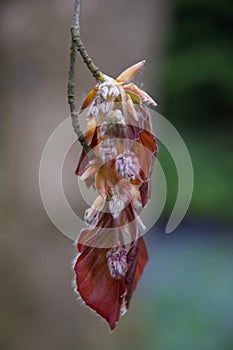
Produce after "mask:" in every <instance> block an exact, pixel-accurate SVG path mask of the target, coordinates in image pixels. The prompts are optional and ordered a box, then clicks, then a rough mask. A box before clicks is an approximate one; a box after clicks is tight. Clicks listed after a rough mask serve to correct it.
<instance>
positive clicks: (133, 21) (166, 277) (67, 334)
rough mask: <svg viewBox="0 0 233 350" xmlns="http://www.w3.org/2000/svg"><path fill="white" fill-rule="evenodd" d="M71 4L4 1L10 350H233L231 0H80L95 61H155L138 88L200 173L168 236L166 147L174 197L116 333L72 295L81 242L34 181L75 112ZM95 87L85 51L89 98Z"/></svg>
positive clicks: (115, 66)
mask: <svg viewBox="0 0 233 350" xmlns="http://www.w3.org/2000/svg"><path fill="white" fill-rule="evenodd" d="M72 12H73V1H71V0H69V1H64V0H51V1H49V2H44V1H42V2H38V1H36V0H31V1H29V0H22V1H20V2H18V1H16V0H11V1H7V0H5V1H1V3H0V39H1V44H0V45H1V46H0V60H1V68H2V69H1V80H0V91H1V94H0V100H1V107H2V108H1V120H0V122H1V128H0V137H1V139H0V145H1V147H0V160H1V163H0V164H1V173H0V193H1V197H0V208H1V223H0V229H1V236H0V239H1V243H0V275H1V279H0V349H1V350H2V349H3V350H14V349H17V350H29V349H30V350H31V349H33V350H37V349H38V350H41V349H45V350H47V349H48V350H53V349H54V350H55V349H56V350H63V349H86V348H87V349H97V350H98V349H109V348H110V349H113V350H117V349H123V350H131V349H134V350H141V349H146V350H194V349H195V350H196V349H200V350H232V349H233V300H232V295H233V273H232V266H233V255H232V247H233V236H232V197H233V191H232V185H231V182H232V162H231V157H230V156H231V151H232V137H231V134H230V132H231V130H232V121H231V119H230V118H231V116H232V91H233V76H232V75H233V71H232V69H231V67H230V62H231V61H232V45H231V39H230V29H231V28H230V21H231V18H232V7H230V2H229V1H221V2H220V1H213V0H212V1H210V0H202V1H200V0H195V1H194V0H189V1H187V0H186V1H185V0H182V1H178V0H174V1H163V0H145V1H143V2H139V1H138V2H137V1H133V0H127V1H123V0H119V1H117V2H116V1H113V0H108V1H107V0H98V1H95V2H93V1H91V0H84V6H83V12H82V33H83V39H84V42H85V43H86V46H87V48H88V49H89V51H90V54H91V55H92V56H93V57H94V58H95V61H96V64H97V65H98V66H99V67H100V68H101V69H102V70H104V71H105V72H106V73H107V74H109V75H112V76H117V74H118V73H119V72H121V71H122V70H123V69H124V68H126V67H127V66H130V65H131V64H133V63H135V62H137V61H138V60H140V59H143V58H145V59H146V60H147V66H146V69H145V70H144V72H143V74H141V75H139V76H138V77H137V78H136V82H137V81H143V82H144V87H145V89H146V90H147V91H148V92H149V93H150V94H151V95H153V97H155V100H156V101H158V103H159V107H158V112H159V113H161V114H162V115H164V116H165V117H166V118H167V119H168V120H169V121H171V122H172V124H173V125H174V126H175V127H176V129H177V130H178V131H179V133H180V135H181V136H182V137H183V139H184V141H185V143H186V145H187V147H188V150H189V152H190V155H191V158H192V162H193V168H194V180H195V183H194V192H193V198H192V201H191V205H190V208H189V211H188V213H187V215H186V217H185V219H184V221H183V222H182V223H181V225H180V226H179V227H178V228H177V229H176V230H175V231H174V232H173V233H172V234H170V235H166V234H165V233H164V228H165V225H166V222H167V219H168V217H169V215H170V212H171V210H172V208H173V206H174V202H175V198H176V194H177V174H176V170H175V164H174V162H173V160H172V158H171V156H170V155H169V153H168V152H167V150H166V148H165V147H164V145H162V144H161V143H160V144H159V153H158V158H159V161H160V162H161V164H162V167H163V170H164V172H165V174H166V180H167V186H168V195H167V200H166V205H165V209H164V211H163V215H162V217H161V218H160V220H159V222H158V223H157V224H156V226H155V228H154V229H152V230H151V231H150V232H149V233H148V234H147V235H146V237H145V238H146V242H147V246H148V250H149V255H150V261H149V263H148V266H147V267H146V269H145V273H144V275H143V277H142V279H141V281H140V283H139V286H138V289H137V291H136V292H135V295H134V298H133V300H132V304H131V309H130V310H129V312H128V313H127V314H126V315H125V316H124V317H123V318H122V319H121V320H120V322H119V324H118V326H117V329H116V331H115V332H114V333H112V334H110V333H109V330H108V328H107V326H106V324H104V323H103V321H101V320H100V319H99V318H98V317H97V316H95V315H94V313H92V312H90V311H89V310H87V309H86V308H85V307H83V306H82V305H81V303H79V302H76V300H75V297H74V296H73V292H72V288H71V284H70V283H71V279H72V277H73V273H72V271H71V269H70V264H71V261H72V258H73V256H74V255H75V249H74V247H73V245H72V242H71V241H70V240H68V239H67V238H66V237H64V236H63V235H62V234H60V233H59V232H58V230H57V229H56V228H55V227H54V226H53V225H52V223H51V222H50V220H49V218H48V217H47V214H46V212H45V210H44V208H43V205H42V203H41V199H40V192H39V185H38V170H39V162H40V157H41V154H42V151H43V148H44V146H45V143H46V141H47V139H48V138H49V136H50V134H51V133H52V132H53V130H54V129H55V128H56V127H57V126H58V125H59V123H61V122H62V121H63V120H64V119H65V118H66V117H67V116H68V113H69V112H68V106H67V103H66V80H67V69H68V52H69V46H70V36H69V27H70V23H71V19H72ZM92 85H93V79H92V78H91V76H90V74H89V72H88V71H87V69H86V68H85V67H84V65H82V61H81V59H80V60H79V65H78V86H79V91H78V100H79V102H80V103H81V100H82V99H83V96H84V93H87V92H88V91H89V90H90V89H91V87H92ZM71 153H72V152H71ZM77 157H78V156H77V154H76V153H75V149H74V150H73V153H72V154H71V155H69V157H68V158H69V159H68V161H67V162H66V164H65V169H64V172H65V173H66V178H65V182H66V183H65V184H64V186H65V188H67V193H68V195H69V200H70V201H71V202H72V203H74V205H76V209H78V204H79V198H78V195H77V193H76V192H75V190H74V188H76V187H75V186H77V181H76V178H75V176H74V174H73V171H74V169H75V166H76V162H77ZM54 176H56V174H54ZM153 200H154V202H153V205H155V206H156V198H154V199H153ZM56 205H59V204H58V203H54V206H56Z"/></svg>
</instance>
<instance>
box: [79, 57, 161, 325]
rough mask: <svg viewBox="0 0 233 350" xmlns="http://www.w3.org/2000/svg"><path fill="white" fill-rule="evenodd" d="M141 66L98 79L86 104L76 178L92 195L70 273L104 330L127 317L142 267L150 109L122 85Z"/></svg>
mask: <svg viewBox="0 0 233 350" xmlns="http://www.w3.org/2000/svg"><path fill="white" fill-rule="evenodd" d="M144 63H145V62H144V61H142V62H139V63H137V64H135V65H134V66H132V67H130V68H128V69H127V70H126V71H124V72H123V73H122V74H120V76H119V77H118V78H117V79H115V80H114V79H112V78H110V77H108V76H104V77H105V79H104V81H102V82H99V83H98V84H97V85H96V86H95V87H94V89H93V90H92V91H91V92H90V93H89V94H88V96H87V97H86V99H85V101H84V103H83V106H82V108H81V110H85V111H86V113H87V130H86V140H87V142H88V144H89V146H90V148H91V151H90V152H89V154H86V152H85V150H84V149H83V151H82V154H81V157H80V160H79V162H78V166H77V169H76V174H77V175H78V176H80V178H81V179H82V180H83V181H85V182H86V185H87V186H88V187H90V186H92V185H93V186H94V188H95V189H96V191H97V192H98V195H97V198H96V200H95V201H94V203H93V204H92V206H91V208H89V209H87V210H86V212H85V220H86V222H87V224H88V225H89V226H88V228H86V229H84V230H82V232H81V234H80V236H79V238H78V242H77V248H78V251H79V255H78V258H77V260H76V263H75V266H74V270H75V273H76V284H77V291H78V292H79V294H80V296H81V298H82V299H83V301H84V302H85V303H86V305H88V306H89V307H91V308H92V309H94V310H95V311H96V312H97V313H98V314H99V315H101V316H102V317H103V318H105V319H106V320H107V322H108V323H109V325H110V328H111V330H112V329H114V328H115V326H116V322H117V321H118V319H119V317H120V314H123V313H124V312H125V311H127V309H128V307H129V303H130V299H131V297H132V293H133V292H134V290H135V288H136V285H137V283H138V280H139V279H140V276H141V274H142V272H143V269H144V267H145V265H146V263H147V261H148V255H147V251H146V247H145V244H144V241H143V238H142V237H140V230H139V224H140V222H141V221H140V218H139V211H140V209H141V208H142V207H144V206H145V205H146V203H147V202H148V200H149V199H150V178H151V173H152V168H153V163H154V160H155V156H156V150H157V145H156V138H155V135H154V133H153V131H152V127H151V122H150V114H149V110H148V108H147V106H146V105H147V104H150V105H154V106H155V105H156V103H155V102H154V101H153V100H152V98H151V97H150V96H149V95H148V94H147V93H146V92H144V91H143V90H141V89H139V88H138V86H137V85H135V84H134V83H132V82H130V83H128V81H129V80H130V79H131V77H132V76H133V75H134V74H136V73H137V72H138V70H139V69H141V68H142V66H143V65H144Z"/></svg>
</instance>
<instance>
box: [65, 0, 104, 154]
mask: <svg viewBox="0 0 233 350" xmlns="http://www.w3.org/2000/svg"><path fill="white" fill-rule="evenodd" d="M81 4H82V0H75V6H74V17H73V23H72V26H71V29H70V31H71V48H70V67H69V75H68V84H67V97H68V104H69V106H70V114H71V118H72V125H73V128H74V132H75V133H76V135H77V136H78V140H79V142H80V143H81V145H82V146H83V148H84V149H85V151H86V153H88V152H89V151H90V150H91V148H90V146H89V145H88V143H87V141H86V138H85V135H84V133H83V132H82V130H81V128H80V125H79V120H78V113H77V109H76V105H75V66H76V61H77V51H79V53H80V54H81V56H82V58H83V60H84V62H85V63H86V65H87V67H88V69H89V70H90V71H91V73H92V75H93V76H94V78H95V79H96V80H97V81H103V80H104V75H103V74H102V73H101V72H100V70H99V68H98V67H96V65H95V64H94V62H93V61H92V59H91V58H90V56H89V55H88V53H87V51H86V49H85V47H84V45H83V43H82V41H81V37H80V12H81Z"/></svg>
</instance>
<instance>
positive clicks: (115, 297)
mask: <svg viewBox="0 0 233 350" xmlns="http://www.w3.org/2000/svg"><path fill="white" fill-rule="evenodd" d="M107 252H108V249H99V248H93V247H88V246H83V248H82V252H81V254H80V256H79V257H78V259H77V262H76V264H75V267H74V270H75V272H76V283H77V291H78V292H79V293H80V296H81V297H82V299H83V301H84V302H85V304H86V305H88V306H89V307H91V308H92V309H93V310H95V311H96V312H97V313H98V314H99V315H100V316H102V317H103V318H104V319H105V320H106V321H107V322H108V324H109V326H110V329H111V330H113V329H114V328H115V326H116V322H117V321H118V320H119V316H120V310H121V306H122V302H123V296H124V294H125V283H124V280H123V279H114V278H112V277H111V276H110V273H109V270H108V266H107V258H106V254H107Z"/></svg>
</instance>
